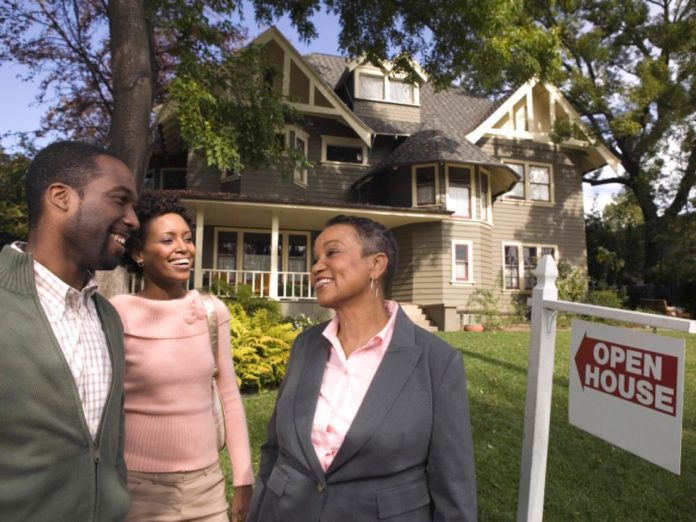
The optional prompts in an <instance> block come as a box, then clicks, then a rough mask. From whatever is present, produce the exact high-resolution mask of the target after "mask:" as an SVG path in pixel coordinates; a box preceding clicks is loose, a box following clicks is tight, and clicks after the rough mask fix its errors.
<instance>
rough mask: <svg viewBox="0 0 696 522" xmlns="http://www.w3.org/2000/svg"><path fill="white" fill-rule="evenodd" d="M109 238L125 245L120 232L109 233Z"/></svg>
mask: <svg viewBox="0 0 696 522" xmlns="http://www.w3.org/2000/svg"><path fill="white" fill-rule="evenodd" d="M111 238H112V239H113V240H114V241H116V242H117V243H119V244H120V245H123V246H125V244H126V238H125V237H124V236H122V235H121V234H111Z"/></svg>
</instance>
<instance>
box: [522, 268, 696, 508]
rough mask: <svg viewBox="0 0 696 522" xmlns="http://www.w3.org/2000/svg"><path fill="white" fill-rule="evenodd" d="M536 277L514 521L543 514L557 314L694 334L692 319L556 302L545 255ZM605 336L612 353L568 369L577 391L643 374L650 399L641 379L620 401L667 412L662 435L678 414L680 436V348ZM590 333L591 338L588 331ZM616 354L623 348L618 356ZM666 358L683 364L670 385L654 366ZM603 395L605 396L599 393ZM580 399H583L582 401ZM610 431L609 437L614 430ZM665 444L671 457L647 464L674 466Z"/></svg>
mask: <svg viewBox="0 0 696 522" xmlns="http://www.w3.org/2000/svg"><path fill="white" fill-rule="evenodd" d="M535 275H536V277H537V284H536V286H535V287H534V289H533V290H532V298H531V299H530V300H529V302H530V304H531V305H532V331H531V335H530V340H529V364H528V369H527V371H528V377H527V398H526V402H525V414H524V437H523V440H522V460H521V463H520V487H519V497H518V505H517V520H518V521H541V520H542V517H543V512H544V487H545V484H546V458H547V454H548V442H549V425H550V419H551V391H552V387H553V360H554V350H555V340H556V339H555V333H556V312H567V313H572V314H581V315H585V316H593V317H602V318H604V319H614V320H617V321H623V322H627V323H634V324H639V325H645V326H652V327H655V328H667V329H671V330H677V331H681V332H689V333H696V321H690V320H688V319H679V318H676V317H667V316H663V315H655V314H646V313H642V312H633V311H629V310H618V309H615V308H607V307H604V306H594V305H587V304H582V303H573V302H570V301H558V300H557V292H556V278H557V276H558V270H557V269H556V263H555V261H554V260H553V258H552V257H551V256H550V255H545V256H543V257H542V258H541V260H540V261H539V264H538V265H537V269H536V272H535ZM622 332H631V330H627V329H626V330H622ZM633 333H637V332H633ZM606 334H607V331H605V330H603V331H602V334H601V335H599V337H598V340H599V341H609V344H614V345H615V346H617V347H619V346H620V347H623V349H619V348H617V349H615V350H614V351H613V352H612V350H611V348H609V347H607V349H608V350H609V351H608V352H607V353H605V352H604V351H603V348H599V349H598V351H597V352H596V353H594V352H593V353H592V354H591V355H592V359H593V360H596V361H599V362H600V363H602V364H598V365H592V364H591V365H590V366H591V367H590V368H589V369H588V368H587V366H586V365H585V366H583V368H584V373H583V375H580V374H579V373H577V369H575V370H571V379H573V378H575V379H576V380H583V381H584V382H585V387H584V389H583V387H582V386H580V385H579V384H578V386H580V388H581V389H582V391H581V393H587V394H588V396H589V394H590V393H591V392H593V391H594V392H598V393H602V394H607V393H605V392H607V390H612V394H613V393H614V392H616V389H614V388H613V386H614V381H613V378H614V377H615V378H616V384H617V386H618V383H619V374H623V375H624V377H623V378H624V385H626V382H627V381H625V379H626V375H627V374H634V373H635V372H638V371H640V372H644V373H647V375H648V377H649V379H648V381H650V380H652V384H653V388H652V392H651V398H650V400H648V393H647V389H646V388H645V387H646V386H647V385H646V383H645V382H644V383H643V384H640V385H638V384H637V383H636V387H638V386H640V387H639V388H637V390H638V392H639V393H633V394H628V393H626V394H627V395H630V396H631V400H628V399H620V400H624V402H627V403H630V405H635V406H636V407H639V408H640V407H643V408H647V404H646V405H643V404H641V401H644V402H646V403H649V405H650V406H651V408H650V409H651V410H652V411H651V412H648V415H651V416H652V415H653V414H656V415H660V417H659V418H660V419H661V420H664V418H665V417H666V416H669V417H670V418H671V421H670V422H669V423H668V424H670V425H671V427H670V428H665V429H666V433H667V434H671V433H673V430H676V429H677V428H675V426H676V423H677V416H678V425H679V427H680V428H679V429H678V431H679V436H680V437H681V411H682V410H681V408H682V405H681V391H680V390H681V389H682V388H681V387H682V386H683V382H682V381H683V361H684V354H683V348H682V351H681V357H679V356H677V355H675V353H676V352H674V351H671V349H670V348H667V349H666V350H667V351H661V350H659V349H657V348H656V346H654V345H653V344H652V343H648V344H643V343H644V339H643V338H640V339H638V338H636V339H634V338H630V339H629V338H627V337H616V338H614V337H611V336H610V337H609V338H607V339H603V338H602V336H603V335H606ZM589 337H592V336H591V335H590V336H589ZM660 339H662V338H660ZM622 341H623V342H622ZM581 344H582V339H581V340H580V341H579V344H578V349H579V348H580V345H581ZM605 344H606V342H605ZM660 344H661V343H660ZM574 346H575V344H574ZM661 346H662V344H661ZM593 349H594V348H593ZM619 352H623V354H621V353H619ZM634 352H639V353H634ZM677 352H678V350H677ZM576 353H577V352H576ZM612 353H613V354H614V355H613V357H614V359H613V362H612V359H611V357H612ZM641 354H642V355H641ZM583 356H584V352H583V355H581V356H580V357H581V359H582V357H583ZM606 357H609V359H608V361H606V364H608V365H609V367H611V365H612V364H613V365H614V368H613V371H612V372H610V373H611V374H610V373H603V371H604V370H605V368H604V364H605V358H606ZM622 357H623V358H624V360H623V361H621V360H620V359H621V358H622ZM670 357H677V361H678V362H677V364H678V367H681V368H682V369H681V370H677V377H676V379H677V383H676V384H675V385H674V386H672V384H673V383H672V384H670V383H671V381H669V382H667V381H665V382H663V377H664V376H665V375H667V374H666V373H664V372H662V370H660V372H658V369H657V364H658V362H657V361H658V359H659V360H660V361H661V362H660V364H667V363H668V362H669V361H672V359H669V358H670ZM581 362H582V361H581ZM587 362H590V360H589V359H588V361H587ZM669 364H671V362H669ZM595 366H599V367H600V369H599V370H597V369H595ZM619 366H621V371H618V369H619ZM629 369H630V371H629ZM663 369H666V366H665V367H663ZM574 371H575V372H576V373H575V374H573V372H574ZM588 371H589V374H588ZM680 372H682V373H680ZM658 373H659V375H658ZM588 375H589V377H588ZM612 375H613V377H612ZM670 375H673V374H670ZM595 376H597V378H598V379H599V380H598V381H596V380H595ZM658 377H659V378H658ZM588 378H589V379H590V380H589V381H587V379H588ZM602 379H604V380H602ZM643 381H645V379H643ZM576 383H577V382H576ZM595 384H597V385H598V386H600V387H603V388H604V390H603V391H598V390H596V389H594V388H593V386H594V385H595ZM658 385H659V386H662V387H663V388H659V389H658V388H657V386H658ZM589 388H592V389H589ZM634 392H635V390H634ZM618 393H619V395H620V394H621V392H618ZM594 397H595V398H597V395H596V394H595V395H594ZM602 398H603V399H604V397H602ZM580 400H581V401H582V399H580ZM636 401H637V404H636ZM585 406H586V405H585ZM622 406H625V405H622ZM592 408H594V403H592ZM573 409H574V412H575V413H577V415H578V417H583V414H582V413H580V412H581V411H582V409H577V408H576V406H573ZM662 410H665V411H662ZM672 413H673V415H672ZM619 418H620V417H619ZM652 418H657V417H652ZM646 419H647V417H646V418H641V419H640V420H638V421H635V422H636V423H637V424H634V427H635V426H639V428H641V429H642V428H643V427H644V422H645V421H646ZM585 420H587V419H584V418H583V419H582V421H581V422H584V421H585ZM602 420H603V422H605V423H613V422H615V421H616V420H617V418H616V416H615V415H613V413H606V414H605V417H604V418H603V419H602ZM583 429H584V428H583ZM588 431H589V430H588ZM610 435H612V436H613V434H610ZM600 436H602V435H600ZM631 436H632V437H633V438H636V439H637V438H640V437H641V434H640V432H639V431H633V433H632V435H629V437H631ZM607 440H609V439H607ZM617 440H618V439H617ZM615 443H616V442H615ZM670 444H672V449H670V450H668V451H669V452H670V453H671V455H672V456H671V460H669V459H663V458H662V457H659V458H657V457H656V458H655V459H654V460H651V459H650V458H649V459H648V460H651V461H652V462H654V461H655V460H659V463H660V465H665V467H666V466H667V465H669V466H672V467H674V465H675V460H676V468H677V469H679V464H678V460H679V457H678V456H677V457H674V451H672V450H673V447H674V444H673V440H672V442H671V443H670ZM617 445H620V444H617ZM648 445H649V444H648ZM644 446H646V444H636V445H635V447H634V448H632V449H629V451H633V452H634V453H637V454H638V451H642V450H644V449H645V447H644ZM645 455H651V456H652V455H654V454H653V453H651V452H646V453H645ZM641 456H643V455H641ZM646 458H647V457H646ZM667 460H669V461H667Z"/></svg>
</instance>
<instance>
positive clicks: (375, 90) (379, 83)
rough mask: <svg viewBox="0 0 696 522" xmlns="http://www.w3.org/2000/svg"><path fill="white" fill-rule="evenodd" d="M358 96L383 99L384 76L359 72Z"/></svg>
mask: <svg viewBox="0 0 696 522" xmlns="http://www.w3.org/2000/svg"><path fill="white" fill-rule="evenodd" d="M358 77H359V78H360V80H359V82H360V97H361V98H368V99H370V100H383V99H384V78H383V77H382V76H372V75H370V74H360V75H359V76H358Z"/></svg>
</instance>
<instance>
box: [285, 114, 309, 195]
mask: <svg viewBox="0 0 696 522" xmlns="http://www.w3.org/2000/svg"><path fill="white" fill-rule="evenodd" d="M291 132H294V133H295V143H290V133H291ZM284 134H285V146H286V147H287V148H288V149H289V148H290V147H291V146H292V147H293V148H295V149H296V148H297V139H298V138H299V139H301V140H302V141H303V142H304V150H302V153H303V154H304V155H305V158H308V159H309V133H308V132H307V131H305V130H304V129H303V128H301V127H298V126H297V125H286V126H285V128H284ZM292 181H293V183H295V185H298V186H300V187H302V188H307V187H308V186H309V173H308V169H306V168H303V169H301V168H297V167H295V168H293V170H292Z"/></svg>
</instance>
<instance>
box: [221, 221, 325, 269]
mask: <svg viewBox="0 0 696 522" xmlns="http://www.w3.org/2000/svg"><path fill="white" fill-rule="evenodd" d="M219 232H235V233H236V234H237V246H236V248H237V252H236V254H235V263H236V265H237V266H236V267H235V268H234V269H220V268H218V252H219V250H218V240H219V234H218V233H219ZM246 233H250V234H269V235H271V234H272V232H271V229H270V228H268V229H265V228H245V227H215V228H214V232H213V266H212V270H236V271H244V234H246ZM291 235H292V236H306V238H307V259H306V267H307V269H306V270H305V272H309V271H310V269H311V267H312V233H311V232H306V231H303V230H290V229H288V230H279V231H278V244H279V246H280V247H281V248H280V253H281V256H280V259H279V263H278V265H279V266H278V271H279V272H288V270H287V267H288V254H289V253H290V249H289V242H290V236H291Z"/></svg>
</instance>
